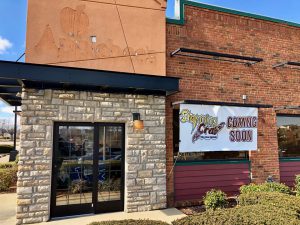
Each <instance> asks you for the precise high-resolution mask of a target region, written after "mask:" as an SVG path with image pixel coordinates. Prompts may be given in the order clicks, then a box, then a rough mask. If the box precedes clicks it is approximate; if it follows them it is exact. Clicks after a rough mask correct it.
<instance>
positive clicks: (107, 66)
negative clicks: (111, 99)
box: [55, 56, 134, 73]
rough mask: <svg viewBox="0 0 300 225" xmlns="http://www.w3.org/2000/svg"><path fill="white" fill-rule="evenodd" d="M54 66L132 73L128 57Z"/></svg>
mask: <svg viewBox="0 0 300 225" xmlns="http://www.w3.org/2000/svg"><path fill="white" fill-rule="evenodd" d="M55 65H59V66H67V67H81V68H94V69H99V70H110V71H122V72H128V73H133V72H134V71H133V67H132V63H131V60H130V57H129V56H128V57H119V58H110V59H97V60H89V61H77V62H67V63H56V64H55Z"/></svg>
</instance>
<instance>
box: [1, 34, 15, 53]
mask: <svg viewBox="0 0 300 225" xmlns="http://www.w3.org/2000/svg"><path fill="white" fill-rule="evenodd" d="M11 47H12V43H11V42H10V41H9V40H7V39H5V38H3V37H1V36H0V55H2V54H4V53H5V52H6V51H7V50H8V49H9V48H11Z"/></svg>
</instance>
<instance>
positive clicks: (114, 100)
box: [17, 89, 166, 224]
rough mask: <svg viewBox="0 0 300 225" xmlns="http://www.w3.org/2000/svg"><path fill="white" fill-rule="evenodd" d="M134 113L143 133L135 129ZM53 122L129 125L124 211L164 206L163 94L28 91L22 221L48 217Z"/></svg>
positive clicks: (23, 134) (24, 98)
mask: <svg viewBox="0 0 300 225" xmlns="http://www.w3.org/2000/svg"><path fill="white" fill-rule="evenodd" d="M133 112H139V113H140V114H141V118H142V119H143V120H144V124H145V129H144V130H143V131H135V130H133V127H132V113H133ZM54 121H72V122H75V121H76V122H116V123H125V124H126V126H125V132H126V135H125V136H126V140H125V141H126V149H125V211H127V212H136V211H146V210H152V209H160V208H165V207H166V146H165V97H156V96H142V95H125V94H102V93H90V92H73V91H67V92H66V91H55V90H34V89H26V90H25V89H24V90H23V93H22V117H21V136H20V138H21V146H20V158H19V160H20V161H19V172H18V183H17V186H18V189H17V195H18V206H17V223H18V224H22V223H37V222H42V221H47V220H48V219H49V211H50V196H51V192H50V190H51V173H52V152H53V149H52V144H53V143H52V141H53V124H54Z"/></svg>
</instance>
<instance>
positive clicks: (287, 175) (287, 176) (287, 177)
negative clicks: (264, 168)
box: [279, 161, 300, 187]
mask: <svg viewBox="0 0 300 225" xmlns="http://www.w3.org/2000/svg"><path fill="white" fill-rule="evenodd" d="M279 167H280V182H281V183H284V184H286V185H288V186H289V187H294V185H295V176H296V175H298V174H299V175H300V161H287V162H280V163H279Z"/></svg>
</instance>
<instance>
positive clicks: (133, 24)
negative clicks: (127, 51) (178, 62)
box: [118, 6, 166, 54]
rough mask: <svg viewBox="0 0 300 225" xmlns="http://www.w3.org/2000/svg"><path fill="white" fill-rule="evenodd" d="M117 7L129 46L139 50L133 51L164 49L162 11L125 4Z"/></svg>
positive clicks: (164, 26)
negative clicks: (126, 5)
mask: <svg viewBox="0 0 300 225" xmlns="http://www.w3.org/2000/svg"><path fill="white" fill-rule="evenodd" d="M118 8H119V12H120V16H121V19H122V24H123V27H124V30H125V35H126V39H127V43H128V45H129V47H134V49H135V50H136V51H140V52H135V53H138V54H140V53H143V51H144V52H145V53H157V52H165V51H166V42H165V40H166V23H165V14H164V13H163V12H162V11H158V10H149V9H139V8H134V7H125V6H118ZM154 24H157V26H155V25H154ZM158 24H159V26H158Z"/></svg>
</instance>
